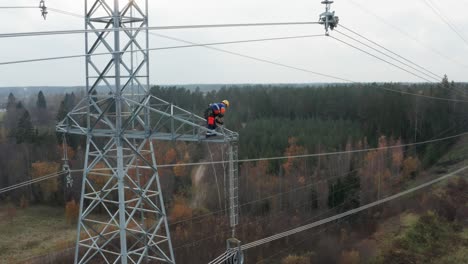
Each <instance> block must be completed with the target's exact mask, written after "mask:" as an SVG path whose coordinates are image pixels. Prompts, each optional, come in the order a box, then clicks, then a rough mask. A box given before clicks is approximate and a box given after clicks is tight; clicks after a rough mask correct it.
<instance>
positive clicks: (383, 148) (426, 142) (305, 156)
mask: <svg viewBox="0 0 468 264" xmlns="http://www.w3.org/2000/svg"><path fill="white" fill-rule="evenodd" d="M465 135H468V132H464V133H461V134H458V135H453V136H448V137H444V138H438V139H432V140H427V141H421V142H416V143H410V144H401V145H394V146H387V147H378V148H366V149H356V150H347V151H335V152H324V153H315V154H304V155H290V156H281V157H269V158H255V159H239V160H235V161H234V162H238V163H245V162H257V161H268V160H282V159H297V158H310V157H324V156H333V155H341V154H352V153H361V152H368V151H376V150H386V149H394V148H404V147H411V146H418V145H425V144H430V143H435V142H440V141H445V140H449V139H454V138H459V137H462V136H465ZM227 162H228V161H213V162H194V163H180V164H165V165H159V166H158V168H168V167H176V166H199V165H211V164H222V163H227ZM103 170H107V169H106V168H104V169H103ZM80 171H83V170H72V171H71V172H80ZM94 171H99V170H94ZM64 173H66V172H64V171H61V172H57V173H54V174H50V175H46V176H43V177H40V178H37V179H33V180H30V181H26V182H23V183H18V184H15V185H12V186H9V187H6V188H3V189H0V194H2V193H3V192H7V191H10V190H7V189H10V188H11V190H13V189H17V188H19V187H16V188H15V186H20V187H24V186H26V185H30V184H31V183H36V181H37V182H39V181H43V180H47V179H49V177H50V178H53V177H58V176H59V175H60V174H64Z"/></svg>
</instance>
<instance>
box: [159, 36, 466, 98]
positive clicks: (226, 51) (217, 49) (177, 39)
mask: <svg viewBox="0 0 468 264" xmlns="http://www.w3.org/2000/svg"><path fill="white" fill-rule="evenodd" d="M150 34H151V35H154V36H158V37H162V38H166V39H171V40H175V41H179V42H183V43H189V44H196V43H195V42H191V41H187V40H183V39H179V38H175V37H171V36H167V35H162V34H157V33H151V32H150ZM202 46H203V45H202ZM203 47H204V48H207V49H211V50H215V51H218V52H223V53H227V54H231V55H234V56H239V57H243V58H246V59H251V60H255V61H259V62H264V63H267V64H272V65H276V66H280V67H284V68H288V69H293V70H297V71H301V72H306V73H311V74H315V75H320V76H324V77H328V78H332V79H336V80H341V81H345V82H350V83H355V84H357V83H358V82H355V81H352V80H348V79H345V78H341V77H337V76H332V75H325V74H322V73H317V72H314V71H310V70H307V69H303V68H298V67H294V66H289V65H286V64H283V63H278V62H274V61H270V60H266V59H261V58H256V57H253V56H250V55H244V54H240V53H238V52H232V51H229V50H226V49H220V48H216V47H210V46H203ZM377 88H378V89H382V90H386V91H389V92H393V93H399V94H404V95H411V96H417V97H423V98H426V99H433V100H440V101H447V102H465V103H467V102H468V101H465V100H457V99H450V98H442V97H435V96H429V95H423V94H415V93H410V92H404V91H401V90H394V89H390V88H385V87H380V86H378V87H377Z"/></svg>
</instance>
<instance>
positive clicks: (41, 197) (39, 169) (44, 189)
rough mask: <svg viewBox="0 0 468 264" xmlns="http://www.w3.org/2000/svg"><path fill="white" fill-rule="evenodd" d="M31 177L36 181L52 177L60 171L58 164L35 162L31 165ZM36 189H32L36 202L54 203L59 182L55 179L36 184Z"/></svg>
mask: <svg viewBox="0 0 468 264" xmlns="http://www.w3.org/2000/svg"><path fill="white" fill-rule="evenodd" d="M31 167H32V171H31V176H32V178H33V179H38V178H40V177H44V176H46V175H52V174H55V173H57V172H58V171H60V164H59V163H56V162H46V161H45V162H35V163H33V164H32V165H31ZM37 186H38V188H37V187H36V188H34V192H33V193H34V196H35V198H36V200H37V201H42V202H44V201H47V202H52V201H55V200H56V199H55V198H56V196H57V192H58V190H59V181H58V179H57V177H53V178H50V179H47V180H45V181H41V182H40V183H38V184H37Z"/></svg>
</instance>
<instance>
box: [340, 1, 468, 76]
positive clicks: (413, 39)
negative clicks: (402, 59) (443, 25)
mask: <svg viewBox="0 0 468 264" xmlns="http://www.w3.org/2000/svg"><path fill="white" fill-rule="evenodd" d="M349 2H350V3H352V4H353V5H355V6H356V7H357V8H359V9H361V10H362V11H364V12H366V13H368V14H370V15H371V16H373V17H375V18H376V19H377V20H379V21H380V22H382V23H383V24H385V25H387V26H389V27H391V28H393V29H394V30H396V31H398V32H400V33H401V34H402V35H403V36H405V37H406V38H408V39H410V40H412V41H414V42H416V43H418V44H419V45H421V46H422V47H424V48H425V49H427V50H428V51H431V52H432V53H434V54H436V55H438V56H439V57H441V58H444V59H446V60H447V61H451V62H454V63H456V64H458V65H460V66H462V67H464V68H468V65H466V64H463V63H462V62H460V61H458V60H455V59H454V58H451V57H448V56H447V55H445V54H443V53H442V52H440V51H438V50H436V49H434V48H432V47H430V46H428V45H426V44H425V43H424V42H422V41H421V40H419V39H417V38H415V37H414V36H413V35H411V34H409V33H407V32H405V31H404V30H402V29H401V28H399V27H397V26H395V25H394V24H392V23H390V22H388V21H387V20H386V19H384V18H382V17H381V16H379V15H377V14H376V13H374V12H372V11H371V10H369V9H367V8H366V7H364V6H363V5H361V4H359V3H357V2H356V1H354V0H349Z"/></svg>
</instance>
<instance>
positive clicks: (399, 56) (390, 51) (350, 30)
mask: <svg viewBox="0 0 468 264" xmlns="http://www.w3.org/2000/svg"><path fill="white" fill-rule="evenodd" d="M340 28H344V29H345V30H347V31H349V32H351V33H353V34H355V35H357V36H359V37H361V38H363V39H364V40H367V41H368V42H370V43H372V44H374V45H376V46H377V47H379V48H381V49H383V50H385V51H387V52H389V53H390V54H392V55H394V56H397V57H398V58H400V59H402V60H404V61H406V62H408V63H410V64H412V65H414V66H415V67H418V68H419V69H420V70H422V71H424V72H426V73H424V74H425V75H426V76H431V75H432V77H431V78H435V79H437V80H438V81H440V80H442V78H443V76H441V75H438V74H436V73H434V72H432V71H430V70H428V69H427V68H425V67H423V66H420V65H419V64H417V63H415V62H413V61H411V60H409V59H407V58H405V57H403V56H401V55H400V54H398V53H396V52H394V51H392V50H390V49H388V48H386V47H384V46H383V45H381V44H379V43H377V42H375V41H373V40H371V39H369V38H367V37H365V36H363V35H362V34H359V33H358V32H356V31H355V30H352V29H350V28H348V27H345V26H343V25H341V24H340ZM335 31H336V32H338V33H340V34H342V35H345V34H344V33H342V32H340V31H339V30H336V29H335ZM345 36H348V35H345ZM348 37H349V38H351V37H350V36H348ZM351 39H353V40H354V39H355V38H351ZM356 41H358V42H359V43H361V42H360V41H359V40H356ZM361 44H363V45H366V44H364V43H361ZM366 46H367V45H366ZM379 52H380V51H379ZM380 53H382V54H385V53H383V52H380ZM386 56H388V55H386ZM397 61H399V60H397ZM399 62H400V61H399ZM400 63H402V62H400ZM402 64H403V63H402ZM404 65H406V64H404ZM408 67H411V68H412V69H414V70H416V69H415V68H413V67H412V66H410V65H408ZM420 70H417V71H419V72H421V71H420ZM421 73H422V72H421Z"/></svg>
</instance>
